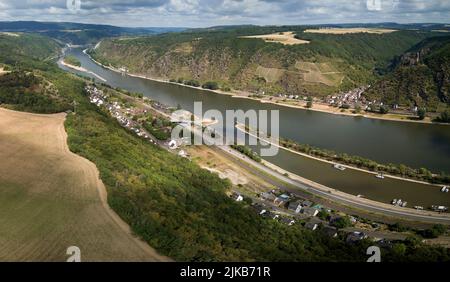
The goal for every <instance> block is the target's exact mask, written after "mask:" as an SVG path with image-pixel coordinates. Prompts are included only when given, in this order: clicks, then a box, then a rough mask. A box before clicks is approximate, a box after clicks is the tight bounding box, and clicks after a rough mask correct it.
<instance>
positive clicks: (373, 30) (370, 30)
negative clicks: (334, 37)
mask: <svg viewBox="0 0 450 282" xmlns="http://www.w3.org/2000/svg"><path fill="white" fill-rule="evenodd" d="M395 31H396V30H395V29H385V28H321V29H306V30H305V31H304V32H305V33H320V34H352V33H371V34H384V33H392V32H395Z"/></svg>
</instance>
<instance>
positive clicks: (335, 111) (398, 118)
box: [83, 49, 450, 125]
mask: <svg viewBox="0 0 450 282" xmlns="http://www.w3.org/2000/svg"><path fill="white" fill-rule="evenodd" d="M83 53H84V54H86V55H87V56H88V57H89V58H90V59H91V60H92V61H93V62H95V63H96V64H97V65H99V66H101V67H104V68H106V69H109V70H111V71H114V72H116V73H122V74H123V73H124V72H123V71H121V70H119V69H117V68H115V67H112V66H106V65H104V64H102V63H100V62H98V61H97V60H95V59H94V58H93V57H92V56H91V55H90V54H88V53H87V49H85V50H83ZM125 74H126V75H128V76H131V77H136V78H142V79H147V80H151V81H156V82H161V83H167V84H173V85H178V86H183V87H188V88H192V89H196V90H203V91H208V92H213V93H216V94H221V95H228V96H231V97H233V98H242V99H248V100H254V101H258V102H260V103H264V104H273V105H278V106H282V107H288V108H294V109H300V110H304V111H314V112H322V113H326V114H332V115H339V116H349V117H360V118H368V119H376V120H385V121H394V122H409V123H419V124H437V125H450V124H448V123H440V122H433V121H432V120H431V118H429V117H427V118H425V119H424V120H414V119H412V118H414V117H413V116H402V115H399V114H386V115H381V114H376V113H368V112H365V113H353V112H351V111H350V110H345V111H344V112H342V111H341V110H342V109H340V108H336V107H332V106H329V105H325V104H313V107H312V108H307V107H306V104H305V105H298V104H289V103H286V102H284V101H283V100H284V99H282V98H278V97H263V98H259V97H254V96H253V95H254V94H253V93H250V92H247V91H233V92H228V91H223V90H212V89H204V88H202V87H196V86H192V85H186V84H183V83H178V82H173V81H170V80H168V79H164V78H156V77H149V76H146V75H142V74H135V73H129V72H126V73H125ZM296 103H298V102H296Z"/></svg>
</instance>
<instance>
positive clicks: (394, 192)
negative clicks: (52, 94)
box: [60, 49, 450, 207]
mask: <svg viewBox="0 0 450 282" xmlns="http://www.w3.org/2000/svg"><path fill="white" fill-rule="evenodd" d="M68 53H70V54H71V55H74V56H76V57H77V58H78V59H79V61H80V62H81V65H82V67H83V68H84V69H86V70H88V71H90V72H93V73H95V74H96V75H97V76H100V77H102V78H104V79H105V80H106V82H105V83H107V84H109V85H111V86H113V87H120V88H123V89H126V90H128V91H133V92H140V93H143V94H144V95H145V96H147V97H149V98H151V99H153V100H156V101H159V102H161V103H163V104H166V105H169V106H174V107H176V106H181V107H182V108H183V109H186V110H188V111H193V105H194V102H196V101H202V102H203V110H204V111H206V110H209V109H217V110H219V111H221V112H225V111H226V110H238V109H242V110H244V111H247V110H249V109H255V110H271V109H279V110H280V135H281V136H282V137H284V138H290V139H293V140H296V141H298V142H301V143H305V144H310V145H313V146H317V147H320V148H326V149H332V150H335V151H337V152H345V153H348V154H354V155H359V156H363V157H367V158H370V159H373V160H376V161H379V162H381V163H389V162H390V163H403V164H406V165H409V166H412V167H427V168H429V169H431V170H433V171H446V172H450V126H445V125H428V124H416V123H405V122H394V121H385V120H375V119H366V118H355V117H348V116H338V115H332V114H326V113H321V112H312V111H307V110H302V109H294V108H289V107H283V106H279V105H274V104H263V103H260V102H258V101H254V100H248V99H242V98H234V97H231V96H229V95H220V94H216V93H212V92H209V91H202V90H198V89H192V88H188V87H183V86H179V85H174V84H169V83H162V82H157V81H152V80H148V79H143V78H137V77H132V76H128V75H125V76H123V75H121V74H119V73H116V72H114V71H111V70H109V69H106V68H103V67H101V66H99V65H97V64H96V63H95V62H93V61H92V60H91V59H90V58H89V56H87V55H86V54H84V53H83V52H82V49H70V50H68ZM60 67H61V68H63V69H65V70H68V71H70V72H73V73H78V74H82V75H86V76H91V77H94V78H95V76H93V75H92V74H88V73H83V72H79V71H77V70H74V69H70V68H67V67H64V66H62V65H60ZM99 82H103V81H99ZM264 159H266V160H267V161H269V162H271V163H273V164H275V165H277V166H279V167H281V168H283V169H285V170H286V171H289V172H291V173H293V174H298V175H301V176H302V177H304V178H307V179H311V180H313V181H315V182H318V183H320V184H323V185H326V186H328V187H332V188H335V189H338V190H340V191H343V192H346V193H349V194H352V195H364V196H365V197H367V198H369V199H372V200H376V201H381V202H384V203H387V202H390V201H391V200H392V199H394V198H397V199H399V198H401V199H402V200H405V201H408V206H410V207H411V206H415V205H420V206H424V207H428V206H431V205H445V206H450V194H448V193H447V194H445V193H441V192H440V188H439V187H436V186H431V185H425V184H419V183H412V182H406V181H401V180H397V179H388V178H386V179H384V180H380V179H377V178H375V177H374V176H373V175H371V174H367V173H364V172H360V171H355V170H351V169H347V170H345V171H339V170H336V169H334V168H333V167H332V166H331V165H329V164H327V163H323V162H320V161H317V160H313V159H310V158H307V157H303V156H300V155H297V154H294V153H292V152H289V151H286V150H283V149H281V150H280V151H279V153H278V155H277V156H275V157H264Z"/></svg>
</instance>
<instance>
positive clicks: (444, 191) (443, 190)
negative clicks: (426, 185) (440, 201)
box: [441, 186, 449, 193]
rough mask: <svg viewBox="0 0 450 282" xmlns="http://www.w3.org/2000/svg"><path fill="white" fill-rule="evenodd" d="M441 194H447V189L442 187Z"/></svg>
mask: <svg viewBox="0 0 450 282" xmlns="http://www.w3.org/2000/svg"><path fill="white" fill-rule="evenodd" d="M441 192H442V193H448V192H449V189H448V188H447V186H444V187H442V189H441Z"/></svg>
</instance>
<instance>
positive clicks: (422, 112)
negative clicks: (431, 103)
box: [417, 108, 427, 120]
mask: <svg viewBox="0 0 450 282" xmlns="http://www.w3.org/2000/svg"><path fill="white" fill-rule="evenodd" d="M426 113H427V111H426V109H425V108H420V109H419V110H418V111H417V116H418V117H419V119H420V120H424V119H425V115H426Z"/></svg>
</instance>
